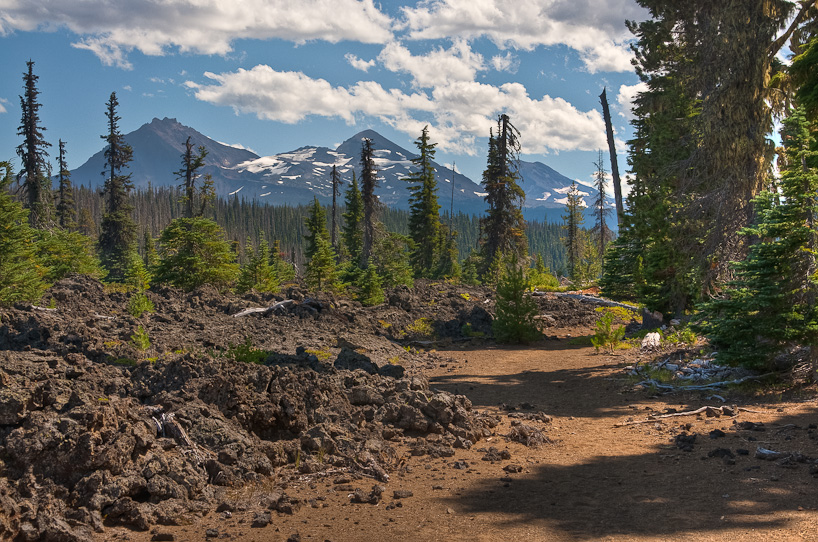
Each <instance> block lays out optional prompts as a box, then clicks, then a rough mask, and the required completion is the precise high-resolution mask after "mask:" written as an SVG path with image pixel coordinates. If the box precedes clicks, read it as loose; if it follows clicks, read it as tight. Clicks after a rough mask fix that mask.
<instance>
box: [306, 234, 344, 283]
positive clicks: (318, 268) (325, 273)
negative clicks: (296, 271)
mask: <svg viewBox="0 0 818 542" xmlns="http://www.w3.org/2000/svg"><path fill="white" fill-rule="evenodd" d="M306 280H307V285H308V286H309V287H310V288H312V289H314V290H316V291H334V290H337V289H338V271H337V268H336V264H335V250H334V249H333V248H332V245H331V244H330V242H329V239H328V238H327V237H324V236H320V235H319V236H318V237H316V239H315V250H314V251H313V254H312V257H311V258H310V261H309V262H308V263H307V276H306Z"/></svg>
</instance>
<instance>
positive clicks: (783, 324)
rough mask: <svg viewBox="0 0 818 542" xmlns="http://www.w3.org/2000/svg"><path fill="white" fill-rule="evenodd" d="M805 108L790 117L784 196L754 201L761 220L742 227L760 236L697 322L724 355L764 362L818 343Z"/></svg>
mask: <svg viewBox="0 0 818 542" xmlns="http://www.w3.org/2000/svg"><path fill="white" fill-rule="evenodd" d="M811 128H812V126H811V125H810V124H809V123H808V122H807V120H806V116H805V114H804V111H803V110H802V109H798V110H796V111H793V112H791V114H790V116H789V117H788V118H787V119H785V120H784V129H783V131H782V140H783V142H784V145H785V156H784V157H785V161H783V163H784V167H783V168H782V177H781V182H780V186H779V187H778V188H779V190H780V193H781V195H780V196H779V194H778V193H772V192H763V193H762V194H760V195H759V196H758V197H757V198H756V199H755V200H754V203H755V211H756V215H757V217H758V218H757V221H756V222H755V223H754V224H753V225H751V226H749V227H747V228H745V229H744V230H742V234H743V235H745V236H747V237H752V238H755V239H758V240H759V241H758V242H756V243H755V244H753V245H752V246H751V247H750V250H749V253H748V255H747V257H746V259H744V260H743V261H741V262H737V263H735V264H734V265H733V268H734V270H735V278H734V280H732V281H730V282H729V283H727V285H726V286H725V288H724V291H723V292H722V295H721V296H719V297H717V298H715V299H713V300H712V301H710V302H708V303H705V304H704V305H703V306H702V309H701V321H700V322H699V325H698V327H697V329H698V330H701V331H702V332H703V333H704V334H705V335H707V337H708V338H709V339H710V341H711V344H713V345H714V346H715V347H716V348H717V349H718V352H719V360H720V361H725V362H728V363H737V364H741V365H745V366H748V367H764V366H766V365H767V364H768V363H769V362H770V360H771V359H772V358H773V356H774V355H775V354H776V353H777V352H779V351H780V350H781V349H782V348H783V347H785V346H786V345H788V344H790V343H798V344H801V345H808V346H812V347H813V348H815V346H816V345H818V307H817V305H818V304H817V303H816V300H818V273H817V272H818V263H816V254H817V253H818V231H817V230H816V216H818V197H816V192H818V168H816V167H815V165H816V164H818V153H816V152H815V151H813V150H811V149H812V148H813V146H814V144H815V140H814V137H813V135H812V131H811Z"/></svg>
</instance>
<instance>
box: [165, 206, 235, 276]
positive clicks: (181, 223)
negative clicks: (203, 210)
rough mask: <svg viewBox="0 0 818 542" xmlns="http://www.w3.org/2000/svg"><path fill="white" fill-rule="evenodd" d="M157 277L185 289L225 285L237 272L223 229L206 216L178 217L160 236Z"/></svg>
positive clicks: (233, 254) (233, 255)
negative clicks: (207, 285)
mask: <svg viewBox="0 0 818 542" xmlns="http://www.w3.org/2000/svg"><path fill="white" fill-rule="evenodd" d="M159 258H160V259H159V265H158V266H157V270H156V281H157V282H162V283H168V284H171V285H173V286H176V287H179V288H183V289H185V290H193V289H194V288H197V287H199V286H201V285H203V284H212V285H213V286H215V287H216V288H218V289H220V290H225V289H227V288H228V287H229V286H230V284H231V283H233V282H234V281H235V280H236V278H237V276H238V272H239V266H238V264H236V255H235V253H234V252H233V251H232V250H231V249H230V243H228V242H227V241H226V240H225V234H224V230H222V228H221V227H220V226H219V225H218V224H216V223H215V222H214V221H212V220H208V219H205V218H177V219H175V220H173V221H172V222H171V223H170V224H169V225H168V227H167V228H165V229H164V230H162V233H161V235H160V236H159Z"/></svg>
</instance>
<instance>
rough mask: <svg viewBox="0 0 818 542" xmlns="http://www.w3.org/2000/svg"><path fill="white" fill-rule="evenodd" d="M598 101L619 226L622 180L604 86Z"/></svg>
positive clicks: (623, 212) (621, 209)
mask: <svg viewBox="0 0 818 542" xmlns="http://www.w3.org/2000/svg"><path fill="white" fill-rule="evenodd" d="M599 101H600V102H602V116H603V117H604V118H605V131H606V132H607V133H608V150H609V151H610V153H611V175H613V186H614V199H616V223H617V225H619V226H621V225H622V215H624V214H625V207H624V205H622V182H621V181H620V180H619V166H618V165H617V162H616V145H614V136H613V126H612V125H611V111H610V110H609V109H608V96H607V93H606V89H605V87H602V94H600V95H599Z"/></svg>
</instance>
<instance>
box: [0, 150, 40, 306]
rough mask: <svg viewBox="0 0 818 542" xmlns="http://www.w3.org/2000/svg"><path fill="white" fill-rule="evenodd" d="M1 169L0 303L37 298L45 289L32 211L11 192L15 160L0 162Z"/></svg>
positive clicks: (9, 303) (5, 303) (8, 303)
mask: <svg viewBox="0 0 818 542" xmlns="http://www.w3.org/2000/svg"><path fill="white" fill-rule="evenodd" d="M0 172H2V176H0V305H11V304H12V303H15V302H17V301H35V300H37V299H38V298H39V297H40V296H41V295H42V293H43V291H44V290H45V283H44V282H43V274H44V271H45V270H44V269H43V267H42V265H41V264H40V262H39V261H38V260H37V257H36V248H37V247H36V245H35V232H34V230H33V229H31V227H30V226H29V224H28V211H27V210H25V209H23V206H22V205H20V203H18V202H16V201H14V200H13V199H12V197H11V194H9V192H8V189H9V186H10V184H11V180H12V170H11V164H10V163H8V162H0Z"/></svg>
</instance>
